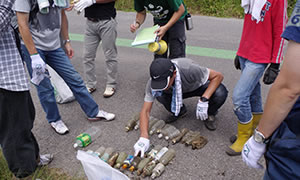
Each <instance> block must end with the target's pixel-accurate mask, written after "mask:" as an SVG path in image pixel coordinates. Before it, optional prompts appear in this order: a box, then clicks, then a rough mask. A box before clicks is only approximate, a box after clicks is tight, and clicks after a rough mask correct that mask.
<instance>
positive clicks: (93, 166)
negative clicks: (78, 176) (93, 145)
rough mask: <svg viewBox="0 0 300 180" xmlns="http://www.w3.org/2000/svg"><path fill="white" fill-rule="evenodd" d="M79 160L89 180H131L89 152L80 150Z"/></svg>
mask: <svg viewBox="0 0 300 180" xmlns="http://www.w3.org/2000/svg"><path fill="white" fill-rule="evenodd" d="M77 159H78V160H80V162H81V164H82V166H83V169H84V172H85V174H86V176H87V178H88V179H89V180H129V178H128V177H127V176H126V175H125V174H123V173H121V172H120V171H118V170H116V169H114V168H112V167H111V166H110V165H108V164H107V163H105V162H104V161H102V160H101V159H100V158H98V157H96V156H93V155H91V154H89V153H87V152H84V151H81V150H78V151H77Z"/></svg>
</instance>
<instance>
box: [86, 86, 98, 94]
mask: <svg viewBox="0 0 300 180" xmlns="http://www.w3.org/2000/svg"><path fill="white" fill-rule="evenodd" d="M87 90H88V92H89V93H90V94H92V93H93V92H95V91H96V88H88V87H87Z"/></svg>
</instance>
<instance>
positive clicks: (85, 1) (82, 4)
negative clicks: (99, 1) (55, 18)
mask: <svg viewBox="0 0 300 180" xmlns="http://www.w3.org/2000/svg"><path fill="white" fill-rule="evenodd" d="M95 3H96V0H80V1H78V2H77V3H75V6H74V8H75V10H76V11H78V12H82V11H83V10H84V9H85V8H87V7H89V6H91V5H93V4H95Z"/></svg>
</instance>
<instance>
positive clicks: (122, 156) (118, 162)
mask: <svg viewBox="0 0 300 180" xmlns="http://www.w3.org/2000/svg"><path fill="white" fill-rule="evenodd" d="M127 156H128V155H127V153H126V152H120V154H119V156H118V158H117V160H116V165H115V166H114V168H116V169H119V168H120V167H121V165H122V164H123V162H124V161H125V159H126V158H127Z"/></svg>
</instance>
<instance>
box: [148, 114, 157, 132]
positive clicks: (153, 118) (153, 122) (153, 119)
mask: <svg viewBox="0 0 300 180" xmlns="http://www.w3.org/2000/svg"><path fill="white" fill-rule="evenodd" d="M157 121H158V119H157V118H155V117H152V116H150V119H149V126H148V129H151V128H152V126H153V125H154V124H155V123H156V122H157Z"/></svg>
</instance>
